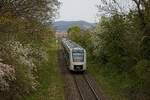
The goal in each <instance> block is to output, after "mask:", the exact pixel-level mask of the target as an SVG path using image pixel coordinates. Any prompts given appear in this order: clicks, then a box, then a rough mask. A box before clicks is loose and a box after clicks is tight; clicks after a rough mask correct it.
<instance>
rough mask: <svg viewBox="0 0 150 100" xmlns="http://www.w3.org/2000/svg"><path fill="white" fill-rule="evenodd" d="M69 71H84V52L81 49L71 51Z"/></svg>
mask: <svg viewBox="0 0 150 100" xmlns="http://www.w3.org/2000/svg"><path fill="white" fill-rule="evenodd" d="M71 58H72V63H71V70H73V71H85V70H86V51H85V49H83V48H74V49H72V57H71Z"/></svg>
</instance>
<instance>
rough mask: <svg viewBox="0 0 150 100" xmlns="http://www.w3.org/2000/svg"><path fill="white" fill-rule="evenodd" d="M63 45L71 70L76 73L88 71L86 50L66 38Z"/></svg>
mask: <svg viewBox="0 0 150 100" xmlns="http://www.w3.org/2000/svg"><path fill="white" fill-rule="evenodd" d="M61 44H62V48H63V54H64V58H65V61H66V64H67V66H68V68H69V70H70V71H74V72H85V71H86V70H87V67H86V50H85V49H84V48H83V47H81V46H80V45H78V44H77V43H75V42H73V41H71V40H69V39H66V38H63V39H62V42H61Z"/></svg>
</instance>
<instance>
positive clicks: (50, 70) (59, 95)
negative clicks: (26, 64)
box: [24, 40, 64, 100]
mask: <svg viewBox="0 0 150 100" xmlns="http://www.w3.org/2000/svg"><path fill="white" fill-rule="evenodd" d="M57 49H58V46H57V44H56V42H55V40H54V41H53V44H52V46H51V47H49V50H48V54H49V59H48V61H47V62H44V63H43V64H42V66H40V67H39V68H38V75H39V79H38V81H39V82H40V86H39V88H38V90H37V91H36V92H33V93H32V94H31V95H30V96H27V97H25V99H24V100H64V89H63V87H64V84H63V81H62V80H61V76H60V73H59V68H58V58H57V57H58V56H57V54H58V51H57Z"/></svg>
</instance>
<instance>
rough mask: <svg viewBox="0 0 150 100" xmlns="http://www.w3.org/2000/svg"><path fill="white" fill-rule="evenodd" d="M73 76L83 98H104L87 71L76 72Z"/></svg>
mask: <svg viewBox="0 0 150 100" xmlns="http://www.w3.org/2000/svg"><path fill="white" fill-rule="evenodd" d="M73 77H74V80H75V84H76V86H77V89H78V91H79V94H80V96H81V98H82V100H102V99H101V97H99V95H98V94H97V92H96V91H95V88H94V86H93V85H92V83H91V81H90V79H89V78H88V76H87V74H86V73H85V74H74V75H73Z"/></svg>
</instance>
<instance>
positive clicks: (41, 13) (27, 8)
mask: <svg viewBox="0 0 150 100" xmlns="http://www.w3.org/2000/svg"><path fill="white" fill-rule="evenodd" d="M58 7H59V2H58V1H57V0H0V15H6V14H9V15H11V16H15V17H20V18H22V19H28V20H32V19H36V20H38V21H39V22H42V23H43V22H51V21H52V19H53V17H54V16H55V14H56V10H57V9H58Z"/></svg>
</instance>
